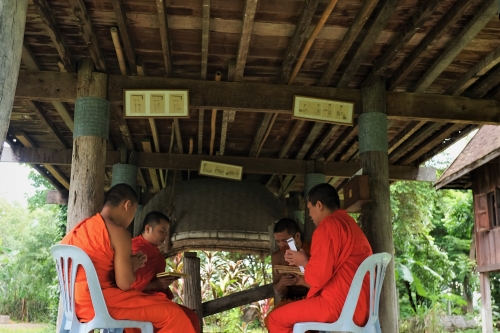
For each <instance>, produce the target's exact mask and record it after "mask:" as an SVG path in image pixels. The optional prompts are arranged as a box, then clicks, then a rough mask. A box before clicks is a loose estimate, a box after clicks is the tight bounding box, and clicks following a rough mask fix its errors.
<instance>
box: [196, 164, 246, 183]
mask: <svg viewBox="0 0 500 333" xmlns="http://www.w3.org/2000/svg"><path fill="white" fill-rule="evenodd" d="M199 174H200V175H205V176H212V177H219V178H226V179H233V180H241V178H242V176H243V167H242V166H239V165H232V164H224V163H217V162H210V161H204V160H202V161H201V164H200V171H199Z"/></svg>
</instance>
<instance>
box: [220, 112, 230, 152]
mask: <svg viewBox="0 0 500 333" xmlns="http://www.w3.org/2000/svg"><path fill="white" fill-rule="evenodd" d="M228 122H229V111H222V126H221V130H220V148H219V155H224V153H225V151H226V138H227V123H228Z"/></svg>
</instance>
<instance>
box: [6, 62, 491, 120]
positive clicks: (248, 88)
mask: <svg viewBox="0 0 500 333" xmlns="http://www.w3.org/2000/svg"><path fill="white" fill-rule="evenodd" d="M48 83H50V84H48ZM108 87H109V89H108V97H109V100H110V102H111V103H112V104H120V105H121V104H122V103H123V89H179V87H182V88H184V89H189V97H190V108H192V109H200V108H203V109H217V110H231V111H232V110H237V111H246V112H263V113H282V114H288V115H291V114H292V109H293V96H294V95H304V96H315V97H317V98H326V99H339V100H343V101H346V102H353V103H355V106H354V114H355V115H359V114H360V113H361V91H360V90H357V89H337V88H326V87H314V86H294V85H292V86H288V85H276V84H261V83H248V82H244V83H243V82H213V81H203V80H189V79H169V78H162V77H142V76H126V75H108ZM255 96H272V98H255ZM75 97H76V74H73V73H58V72H30V71H20V72H19V77H18V84H17V89H16V98H18V99H30V100H37V101H48V102H52V101H55V100H57V101H62V102H71V101H74V100H75ZM386 100H387V117H388V119H389V120H391V119H392V120H418V121H431V122H443V123H463V124H477V125H483V124H494V125H496V124H498V123H499V122H500V114H499V113H498V112H497V111H498V108H499V107H500V101H497V100H486V99H471V98H466V97H461V96H449V95H437V94H420V93H407V92H387V96H386Z"/></svg>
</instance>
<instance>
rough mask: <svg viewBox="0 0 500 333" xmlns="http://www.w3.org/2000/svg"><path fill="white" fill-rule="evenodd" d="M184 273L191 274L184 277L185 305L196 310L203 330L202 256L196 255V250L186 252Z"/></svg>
mask: <svg viewBox="0 0 500 333" xmlns="http://www.w3.org/2000/svg"><path fill="white" fill-rule="evenodd" d="M184 273H186V274H188V275H189V276H188V277H187V278H184V305H185V306H187V307H188V308H190V309H193V310H194V311H195V312H196V314H197V315H198V318H199V320H200V328H201V331H202V332H203V309H202V305H201V277H200V258H198V257H197V256H196V252H184Z"/></svg>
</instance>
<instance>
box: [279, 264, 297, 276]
mask: <svg viewBox="0 0 500 333" xmlns="http://www.w3.org/2000/svg"><path fill="white" fill-rule="evenodd" d="M274 272H275V273H276V274H282V275H283V274H292V275H304V273H302V272H301V271H300V268H298V267H297V266H283V265H274Z"/></svg>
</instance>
